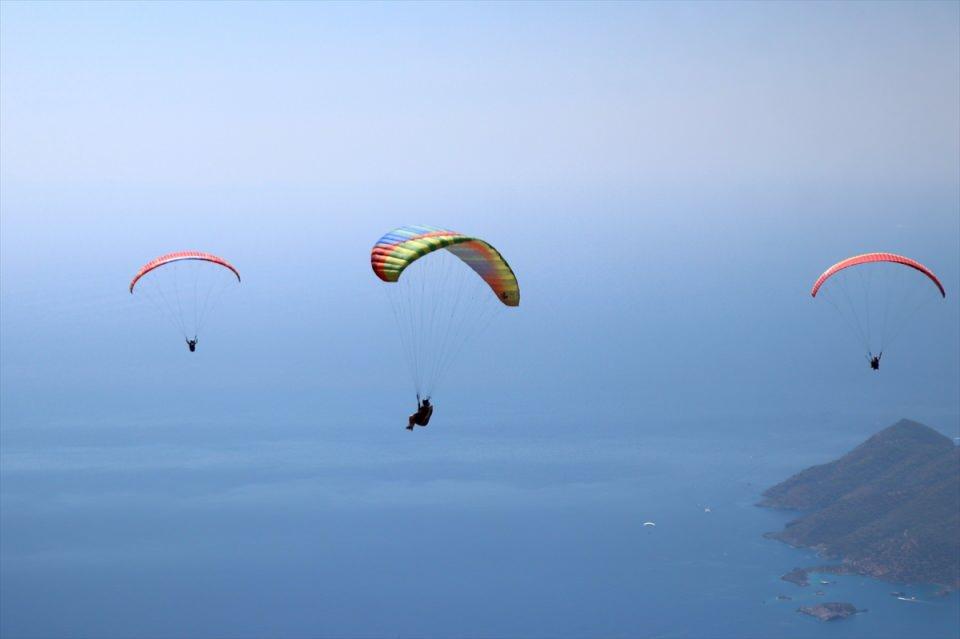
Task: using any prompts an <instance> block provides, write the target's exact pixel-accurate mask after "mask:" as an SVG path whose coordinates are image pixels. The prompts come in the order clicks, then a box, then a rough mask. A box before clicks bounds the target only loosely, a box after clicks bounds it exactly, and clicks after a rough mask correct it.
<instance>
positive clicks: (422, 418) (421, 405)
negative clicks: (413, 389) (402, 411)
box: [407, 395, 433, 430]
mask: <svg viewBox="0 0 960 639" xmlns="http://www.w3.org/2000/svg"><path fill="white" fill-rule="evenodd" d="M432 416H433V404H431V403H430V398H429V397H426V398H424V399H423V401H421V400H420V396H419V395H417V412H415V413H414V414H413V415H411V416H410V418H409V419H408V420H407V430H413V426H414V424H416V425H417V426H426V425H427V424H429V423H430V418H431V417H432Z"/></svg>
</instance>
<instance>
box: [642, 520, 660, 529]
mask: <svg viewBox="0 0 960 639" xmlns="http://www.w3.org/2000/svg"><path fill="white" fill-rule="evenodd" d="M643 525H644V526H645V527H647V528H656V526H657V525H656V524H655V523H653V522H652V521H645V522H643Z"/></svg>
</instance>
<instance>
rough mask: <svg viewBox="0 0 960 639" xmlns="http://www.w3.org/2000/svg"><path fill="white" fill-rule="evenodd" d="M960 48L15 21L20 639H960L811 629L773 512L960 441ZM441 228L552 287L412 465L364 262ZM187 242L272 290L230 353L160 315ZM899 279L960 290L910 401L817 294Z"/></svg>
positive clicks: (219, 317) (889, 19) (469, 367)
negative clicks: (886, 459) (894, 430)
mask: <svg viewBox="0 0 960 639" xmlns="http://www.w3.org/2000/svg"><path fill="white" fill-rule="evenodd" d="M958 27H960V10H958V7H957V5H956V4H946V3H944V4H933V3H930V4H921V5H913V4H896V3H883V4H870V3H857V4H817V5H807V4H786V3H785V4H776V5H757V4H724V5H706V4H683V5H677V4H663V5H661V4H637V5H621V4H573V3H570V4H558V5H542V4H509V5H508V4H484V5H460V4H458V5H437V4H424V5H420V4H405V5H382V4H362V5H347V4H322V5H321V4H316V5H314V4H305V3H304V4H299V3H294V4H284V3H271V4H236V5H223V4H203V5H201V4H176V5H167V4H152V3H148V4H132V3H131V4H82V3H68V4H56V3H43V4H26V3H11V2H6V3H3V4H2V5H0V54H2V55H0V78H2V86H0V116H2V117H0V141H2V142H0V187H2V188H0V216H2V232H0V267H2V268H0V314H2V315H0V318H2V323H0V396H2V401H0V444H2V451H0V539H2V544H0V560H2V564H0V595H2V596H0V633H2V635H3V636H4V637H7V636H10V637H65V636H96V637H157V636H164V637H180V636H182V637H188V636H189V637H215V636H216V637H222V636H229V637H261V636H282V637H317V636H348V637H371V636H377V637H379V636H403V637H408V636H483V637H489V636H498V637H499V636H523V637H554V636H558V637H585V636H600V635H602V636H621V637H637V636H641V637H662V636H666V637H703V636H715V637H760V636H763V637H806V636H810V637H821V636H831V637H833V636H836V637H864V636H871V637H902V636H912V637H952V636H956V635H957V633H958V631H960V624H958V622H957V619H958V612H960V602H958V598H957V596H956V594H954V595H951V596H950V597H947V598H934V597H932V593H930V592H929V591H928V590H925V589H922V588H920V587H916V588H911V589H910V592H911V593H915V594H917V595H918V596H919V597H920V598H922V599H925V602H924V603H922V604H908V603H904V602H900V601H897V600H896V599H894V598H892V597H890V596H889V594H888V593H889V592H890V591H892V590H903V589H905V587H903V586H894V585H890V584H883V583H879V582H873V581H870V580H865V579H860V578H856V577H841V578H839V583H838V584H836V585H834V586H827V587H825V589H827V590H828V591H829V592H830V595H831V596H830V597H829V598H828V599H827V600H839V601H851V602H853V603H855V604H856V605H857V606H858V607H861V608H869V610H870V612H869V613H867V614H865V615H859V616H857V617H855V618H853V619H850V620H847V621H844V622H841V623H836V624H828V625H823V624H817V623H816V622H815V621H813V620H811V619H808V618H804V617H801V616H800V615H797V614H796V613H795V612H794V609H795V608H796V607H797V606H798V605H805V604H806V603H807V602H809V601H811V600H813V599H814V598H813V595H812V593H813V591H814V590H815V589H816V587H815V586H811V587H810V588H807V589H800V588H797V587H796V586H793V585H791V584H789V583H786V582H781V581H780V580H779V576H780V575H781V574H783V573H784V572H786V571H788V570H789V569H791V568H793V567H794V566H798V565H813V564H814V563H817V562H818V560H817V558H816V557H815V556H814V555H813V554H812V553H809V552H807V551H800V550H795V549H791V548H789V547H787V546H785V545H783V544H780V543H777V542H774V541H768V540H764V539H763V538H762V537H761V535H762V533H763V532H766V531H769V530H776V529H778V528H780V527H782V525H783V524H784V523H785V522H786V521H787V520H789V519H790V517H791V516H790V515H789V514H784V513H776V512H770V511H765V510H761V509H757V508H755V507H753V505H752V504H753V503H755V502H756V501H757V498H758V495H759V493H760V492H761V491H762V490H763V489H764V488H766V487H768V486H770V485H772V484H774V483H776V482H778V481H780V480H782V479H784V478H786V477H787V476H789V475H790V474H792V473H794V472H797V471H798V470H801V469H803V468H805V467H807V466H810V465H812V464H816V463H822V462H825V461H828V460H831V459H833V458H835V457H837V456H839V455H841V454H842V453H844V452H846V451H847V450H849V449H850V448H852V447H853V446H856V445H857V444H859V443H860V442H861V441H863V440H864V439H865V438H866V437H868V436H869V435H871V434H873V433H874V432H876V431H878V430H880V429H881V428H883V427H885V426H888V425H890V424H892V423H893V422H895V421H896V420H898V419H900V418H901V417H909V418H912V419H915V420H917V421H920V422H923V423H926V424H928V425H930V426H932V427H935V428H937V429H939V430H940V431H941V432H944V433H945V434H947V435H948V436H951V437H955V436H958V435H960V391H958V388H960V331H958V326H960V306H958V303H957V300H958V299H960V297H958V292H960V248H958V237H960V189H958V178H957V176H958V173H960V150H958V139H960V122H958V119H960V116H958V113H960V80H958V78H960V36H958ZM408 223H425V224H434V225H440V226H444V227H448V228H453V229H457V230H460V231H463V232H466V233H473V234H477V235H480V236H482V237H484V238H486V239H488V240H489V241H490V242H492V243H493V244H494V245H495V246H496V247H497V248H498V249H499V250H500V251H501V252H502V253H503V255H504V256H506V257H507V259H508V260H509V261H510V264H511V266H512V267H513V269H514V270H515V271H516V273H517V275H518V278H519V281H520V286H521V290H522V294H523V297H522V300H523V301H522V303H521V306H520V307H519V308H518V309H516V312H510V313H503V314H501V316H500V317H499V318H497V319H498V321H497V322H495V323H494V324H493V325H492V326H491V327H490V329H489V330H487V331H486V333H485V334H483V335H481V336H479V337H478V338H477V339H475V340H474V341H473V342H472V343H471V344H469V345H468V346H467V348H466V349H465V350H464V353H463V355H462V356H461V358H460V361H459V362H458V363H457V364H456V365H455V366H454V367H453V368H452V369H451V371H450V374H449V377H448V379H446V380H444V382H443V388H442V391H441V394H440V395H439V396H438V397H437V399H436V404H437V412H436V415H435V416H434V419H433V421H432V422H431V424H430V426H429V427H428V428H426V429H418V430H417V431H416V432H415V433H412V434H411V433H408V432H406V431H405V430H404V429H403V425H404V424H405V422H406V415H407V414H408V413H409V412H410V411H411V410H412V408H413V406H412V405H413V401H414V399H413V391H412V387H411V382H410V379H409V375H408V374H407V371H406V367H405V364H404V362H403V361H402V359H401V358H402V351H401V348H400V345H399V343H398V342H397V341H396V340H397V338H396V329H395V323H394V319H393V317H392V315H391V313H390V307H389V303H388V300H387V298H386V295H385V294H384V291H383V290H381V287H382V286H383V284H382V283H381V282H380V281H379V280H377V279H376V278H375V277H374V276H373V274H372V273H371V271H370V266H369V249H370V247H371V246H372V244H373V243H374V242H375V241H376V240H377V238H379V237H380V236H381V235H382V234H383V233H384V232H385V231H387V230H389V229H391V228H393V227H396V226H399V225H402V224H408ZM187 248H196V249H200V250H207V251H211V252H213V253H216V254H218V255H223V256H225V257H228V258H229V259H230V260H231V261H232V262H233V263H234V264H236V265H237V267H238V268H239V269H240V271H241V273H242V274H243V276H244V278H243V283H242V285H241V286H240V287H239V288H238V289H237V291H236V292H235V294H234V295H232V296H228V297H225V298H224V299H223V301H222V302H221V303H220V304H219V306H218V307H217V308H216V309H215V311H214V314H213V316H212V318H211V320H210V323H209V327H208V328H207V330H206V334H205V335H204V336H203V337H202V341H201V345H200V347H199V349H198V351H197V353H194V354H191V353H188V352H187V349H186V348H185V347H184V345H183V343H182V338H181V337H180V336H179V335H178V334H177V333H176V331H174V330H172V329H171V328H170V327H169V325H168V324H167V323H166V322H164V320H163V318H161V317H159V316H158V314H157V313H156V311H155V309H153V308H152V307H151V306H149V305H147V304H142V303H138V300H136V299H135V298H132V297H131V296H130V294H129V293H128V292H127V290H126V286H127V284H128V282H129V279H130V278H131V277H132V275H133V273H134V272H135V271H136V269H137V268H139V267H140V266H141V265H142V264H143V263H144V262H146V261H147V260H149V259H151V258H153V257H155V256H157V255H159V254H161V253H165V252H168V251H172V250H181V249H187ZM872 250H887V251H893V252H897V253H902V254H905V255H910V256H914V257H916V258H917V259H920V260H921V261H922V262H924V263H925V264H927V265H928V266H929V267H930V268H932V269H933V270H934V271H936V272H937V274H938V275H939V276H940V278H941V280H942V281H943V284H944V286H945V288H946V290H947V293H948V295H947V298H946V300H936V303H933V304H929V305H926V306H924V307H923V308H922V309H921V310H920V311H919V312H918V313H917V315H916V316H915V318H914V321H913V323H912V324H911V325H910V326H909V327H908V328H907V330H906V332H905V334H904V335H903V336H902V337H900V338H899V340H898V343H897V347H896V348H895V349H893V350H891V351H890V352H888V353H887V354H885V356H884V364H883V369H882V370H881V371H880V373H879V374H874V373H872V371H870V370H869V369H868V368H867V366H866V364H865V362H864V360H863V353H862V352H861V348H860V346H859V344H858V342H857V340H856V339H855V337H854V336H852V335H850V334H849V332H848V331H847V330H846V329H845V327H844V326H843V325H842V323H841V322H840V321H839V320H838V319H837V317H836V315H835V314H834V313H832V312H831V309H830V308H828V307H824V306H823V305H818V304H817V301H819V300H817V301H814V300H811V298H810V297H809V293H808V292H809V287H810V285H811V284H812V282H813V280H814V279H815V278H816V276H817V275H818V274H819V273H820V272H821V271H822V270H823V269H824V268H826V267H827V266H829V265H830V264H832V263H833V262H835V261H837V260H839V259H841V258H843V257H845V256H848V255H852V254H856V253H860V252H865V251H872ZM511 311H513V309H511ZM707 507H709V508H710V512H709V513H707V512H705V510H704V509H705V508H707ZM644 521H655V522H656V523H657V526H656V528H655V529H651V528H649V527H648V528H644V527H643V525H642V524H643V522H644ZM834 593H836V598H834ZM778 594H787V595H791V596H793V597H794V600H793V601H789V602H777V601H776V596H777V595H778Z"/></svg>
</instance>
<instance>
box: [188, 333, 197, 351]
mask: <svg viewBox="0 0 960 639" xmlns="http://www.w3.org/2000/svg"><path fill="white" fill-rule="evenodd" d="M187 348H189V349H190V352H191V353H192V352H194V351H195V350H197V337H196V335H194V337H193V339H190V338H189V337H188V338H187Z"/></svg>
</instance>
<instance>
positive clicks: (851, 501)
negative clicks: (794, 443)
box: [757, 420, 960, 593]
mask: <svg viewBox="0 0 960 639" xmlns="http://www.w3.org/2000/svg"><path fill="white" fill-rule="evenodd" d="M757 505H758V506H762V507H765V508H777V509H786V510H797V511H802V512H803V514H802V515H801V516H800V517H799V518H797V519H795V520H793V521H790V522H789V523H787V525H786V526H785V528H784V529H783V530H781V531H778V532H770V533H766V534H765V535H764V536H765V537H767V538H769V539H776V540H779V541H782V542H784V543H787V544H789V545H791V546H795V547H799V548H812V549H814V550H816V551H817V553H818V554H819V555H820V556H822V557H824V558H827V559H832V560H837V561H839V562H840V563H839V564H828V565H820V566H816V567H809V568H795V569H793V570H791V571H790V572H788V573H786V574H785V575H783V577H782V579H784V580H785V581H789V582H791V583H794V584H797V585H800V586H806V585H808V584H809V580H808V574H809V573H828V574H857V575H864V576H868V577H873V578H876V579H881V580H884V581H889V582H896V583H914V584H919V583H925V584H934V585H938V586H940V587H941V588H942V590H941V592H942V593H946V592H948V591H950V590H957V589H960V508H958V505H960V448H958V447H957V446H956V445H955V444H954V443H953V441H952V440H951V439H950V438H948V437H946V436H944V435H942V434H940V433H939V432H937V431H935V430H933V429H932V428H929V427H927V426H924V425H922V424H919V423H917V422H912V421H909V420H901V421H900V422H898V423H896V424H894V425H893V426H890V427H889V428H886V429H884V430H883V431H881V432H879V433H877V434H876V435H874V436H873V437H871V438H870V439H868V440H867V441H866V442H864V443H863V444H861V445H860V446H858V447H857V448H855V449H854V450H852V451H850V452H849V453H847V454H846V455H844V456H843V457H841V458H840V459H837V460H835V461H833V462H830V463H827V464H822V465H819V466H813V467H811V468H808V469H806V470H804V471H802V472H800V473H797V474H796V475H794V476H793V477H790V478H789V479H787V480H786V481H784V482H781V483H780V484H777V485H776V486H773V487H771V488H769V489H768V490H767V491H765V492H764V493H763V499H762V500H761V501H760V502H759V503H758V504H757Z"/></svg>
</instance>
